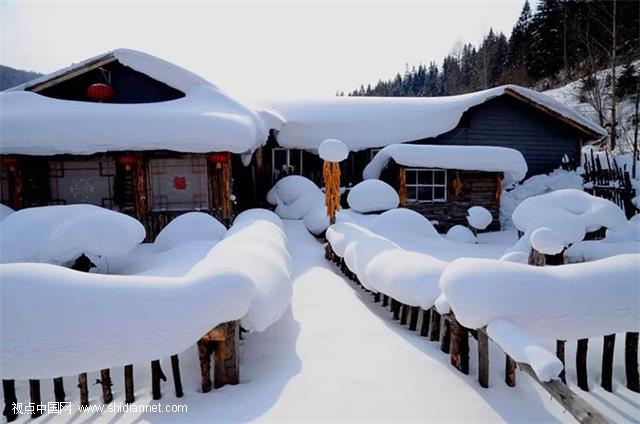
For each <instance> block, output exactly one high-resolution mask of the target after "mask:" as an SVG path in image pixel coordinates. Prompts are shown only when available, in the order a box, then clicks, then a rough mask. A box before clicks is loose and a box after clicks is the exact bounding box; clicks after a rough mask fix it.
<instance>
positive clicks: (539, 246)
mask: <svg viewBox="0 0 640 424" xmlns="http://www.w3.org/2000/svg"><path fill="white" fill-rule="evenodd" d="M530 240H531V246H532V247H533V248H534V249H536V250H537V251H538V252H540V253H544V254H545V255H557V254H558V253H560V252H562V251H563V250H564V243H563V242H562V238H561V237H560V235H559V234H558V233H556V232H555V231H553V230H552V229H550V228H546V227H542V228H538V229H537V230H535V231H534V232H533V233H531V238H530Z"/></svg>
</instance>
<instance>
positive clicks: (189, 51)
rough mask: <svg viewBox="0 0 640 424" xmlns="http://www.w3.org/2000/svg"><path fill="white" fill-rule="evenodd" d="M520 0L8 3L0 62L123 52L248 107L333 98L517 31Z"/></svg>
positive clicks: (31, 63)
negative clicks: (490, 36)
mask: <svg viewBox="0 0 640 424" xmlns="http://www.w3.org/2000/svg"><path fill="white" fill-rule="evenodd" d="M523 3H524V0H502V1H496V0H494V1H481V0H476V1H473V0H466V1H453V0H449V1H446V0H443V1H435V0H424V1H386V2H380V1H351V2H347V1H324V2H311V1H304V0H303V1H295V2H293V1H288V2H271V1H254V2H245V1H234V2H187V1H177V0H176V1H171V2H167V1H153V2H151V1H115V0H112V1H109V2H95V1H87V0H85V1H76V2H64V1H56V2H55V3H54V2H45V1H37V2H36V1H32V2H29V1H7V0H2V1H0V27H1V29H0V31H2V32H1V37H0V63H2V64H4V65H8V66H12V67H15V68H20V69H29V70H36V71H39V72H43V73H47V72H51V71H54V70H56V69H59V68H61V67H63V66H67V65H69V64H70V63H72V62H77V61H80V60H83V59H86V58H88V57H91V56H95V55H97V54H100V53H103V52H105V51H108V50H112V49H114V48H118V47H128V48H132V49H137V50H142V51H144V52H147V53H150V54H153V55H156V56H159V57H161V58H163V59H165V60H168V61H171V62H174V63H176V64H178V65H180V66H183V67H185V68H187V69H189V70H191V71H193V72H195V73H198V74H200V75H202V76H203V77H205V78H207V79H208V80H209V81H211V82H213V83H214V84H216V85H218V86H219V87H221V88H223V89H224V90H226V91H228V92H229V93H232V94H235V95H237V96H240V97H243V98H245V99H247V100H252V99H263V98H296V97H314V96H332V95H334V94H335V92H336V91H337V90H344V91H348V90H351V89H354V88H357V87H359V86H360V84H365V85H366V84H367V83H372V84H373V83H375V82H376V81H377V80H378V79H380V78H382V79H388V78H391V77H393V76H394V75H395V73H396V72H402V71H404V68H405V64H406V63H408V64H409V65H410V66H411V65H414V64H415V65H417V64H419V63H428V62H430V61H434V60H435V61H437V63H438V64H439V65H441V62H442V58H443V57H444V56H445V55H446V54H447V53H449V52H450V51H451V50H452V48H453V46H454V45H455V44H456V42H458V41H464V42H472V43H475V44H477V43H478V41H480V40H481V38H482V35H483V34H485V33H486V32H488V31H489V28H491V27H493V28H494V30H495V29H497V30H499V31H503V32H505V34H507V36H508V34H509V32H510V31H511V28H512V27H513V25H514V23H515V21H516V20H517V18H518V15H519V13H520V10H521V9H522V5H523Z"/></svg>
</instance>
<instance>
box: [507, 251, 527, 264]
mask: <svg viewBox="0 0 640 424" xmlns="http://www.w3.org/2000/svg"><path fill="white" fill-rule="evenodd" d="M500 260H501V261H507V262H516V263H519V264H527V263H529V255H528V254H527V253H525V252H519V251H515V252H509V253H505V254H504V255H503V256H501V257H500Z"/></svg>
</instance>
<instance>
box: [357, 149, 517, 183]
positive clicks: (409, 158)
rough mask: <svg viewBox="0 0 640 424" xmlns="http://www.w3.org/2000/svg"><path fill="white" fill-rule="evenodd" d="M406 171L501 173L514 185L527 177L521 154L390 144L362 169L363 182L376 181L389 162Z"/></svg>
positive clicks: (514, 151) (501, 150)
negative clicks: (424, 169) (433, 170)
mask: <svg viewBox="0 0 640 424" xmlns="http://www.w3.org/2000/svg"><path fill="white" fill-rule="evenodd" d="M391 160H393V161H394V162H395V163H397V164H399V165H403V166H408V167H417V168H443V169H460V170H466V171H486V172H502V173H504V175H505V183H509V182H510V183H515V182H518V181H520V180H522V179H523V178H524V176H525V175H526V174H527V162H526V161H525V160H524V157H523V156H522V153H520V152H519V151H517V150H515V149H511V148H508V147H497V146H445V145H421V144H393V145H389V146H387V147H385V148H383V149H382V150H380V151H379V152H378V153H377V154H376V155H375V157H374V158H373V159H372V160H371V162H369V164H368V165H367V166H366V167H365V168H364V171H363V172H362V175H363V177H364V178H365V179H372V178H379V177H380V174H381V173H382V171H383V170H384V168H385V167H386V166H387V164H388V163H389V161H391Z"/></svg>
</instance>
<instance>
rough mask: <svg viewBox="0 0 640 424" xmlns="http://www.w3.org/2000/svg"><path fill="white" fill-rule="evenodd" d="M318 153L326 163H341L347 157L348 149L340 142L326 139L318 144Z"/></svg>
mask: <svg viewBox="0 0 640 424" xmlns="http://www.w3.org/2000/svg"><path fill="white" fill-rule="evenodd" d="M318 153H319V154H320V157H321V158H322V160H325V161H327V162H342V161H343V160H345V159H346V158H347V156H349V149H347V146H346V145H345V144H344V143H343V142H342V141H340V140H336V139H335V138H328V139H326V140H325V141H323V142H322V143H321V144H320V147H319V148H318Z"/></svg>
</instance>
